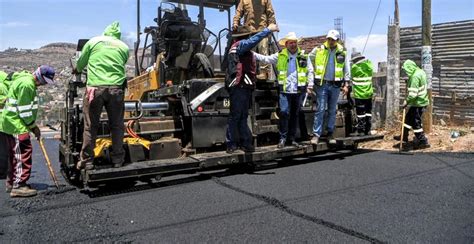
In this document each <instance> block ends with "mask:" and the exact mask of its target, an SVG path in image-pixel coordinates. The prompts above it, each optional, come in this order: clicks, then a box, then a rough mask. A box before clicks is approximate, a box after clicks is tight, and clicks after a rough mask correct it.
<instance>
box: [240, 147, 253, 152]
mask: <svg viewBox="0 0 474 244" xmlns="http://www.w3.org/2000/svg"><path fill="white" fill-rule="evenodd" d="M242 150H243V151H244V152H255V147H254V146H253V145H248V146H244V147H242Z"/></svg>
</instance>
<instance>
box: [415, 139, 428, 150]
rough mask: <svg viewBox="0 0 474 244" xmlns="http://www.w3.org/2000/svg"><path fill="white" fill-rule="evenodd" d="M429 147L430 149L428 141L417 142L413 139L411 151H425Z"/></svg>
mask: <svg viewBox="0 0 474 244" xmlns="http://www.w3.org/2000/svg"><path fill="white" fill-rule="evenodd" d="M429 147H431V145H430V144H429V143H428V139H425V140H418V139H417V138H415V139H414V140H413V149H415V150H418V149H425V148H429Z"/></svg>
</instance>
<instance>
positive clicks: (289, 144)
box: [287, 140, 300, 147]
mask: <svg viewBox="0 0 474 244" xmlns="http://www.w3.org/2000/svg"><path fill="white" fill-rule="evenodd" d="M287 145H288V146H293V147H300V144H299V143H298V142H296V141H294V140H291V141H290V143H288V144H287Z"/></svg>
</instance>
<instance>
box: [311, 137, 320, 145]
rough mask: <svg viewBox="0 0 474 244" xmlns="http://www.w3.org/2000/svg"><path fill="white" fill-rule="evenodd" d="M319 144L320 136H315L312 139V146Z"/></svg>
mask: <svg viewBox="0 0 474 244" xmlns="http://www.w3.org/2000/svg"><path fill="white" fill-rule="evenodd" d="M318 143H319V136H313V138H311V144H313V145H316V144H318Z"/></svg>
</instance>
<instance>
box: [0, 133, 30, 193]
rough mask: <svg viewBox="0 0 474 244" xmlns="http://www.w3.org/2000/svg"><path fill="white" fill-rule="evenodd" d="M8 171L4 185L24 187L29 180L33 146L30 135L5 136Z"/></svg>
mask: <svg viewBox="0 0 474 244" xmlns="http://www.w3.org/2000/svg"><path fill="white" fill-rule="evenodd" d="M6 138H7V146H8V154H9V155H8V162H9V167H10V168H9V171H8V176H7V181H6V184H7V185H9V186H13V187H14V188H17V187H20V186H24V185H25V184H26V182H27V181H28V180H29V179H30V175H31V167H32V154H33V146H32V145H31V139H30V133H24V134H21V135H7V137H6Z"/></svg>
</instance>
